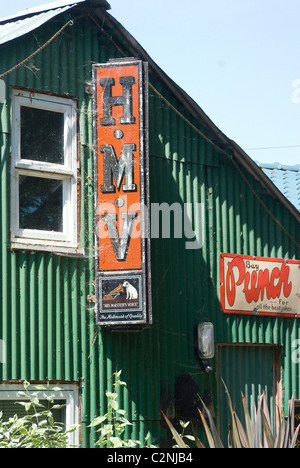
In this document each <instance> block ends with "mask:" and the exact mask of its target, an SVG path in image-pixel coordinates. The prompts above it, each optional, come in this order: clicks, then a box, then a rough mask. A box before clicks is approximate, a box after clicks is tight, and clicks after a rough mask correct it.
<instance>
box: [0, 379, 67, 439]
mask: <svg viewBox="0 0 300 468" xmlns="http://www.w3.org/2000/svg"><path fill="white" fill-rule="evenodd" d="M29 385H30V384H29V383H28V382H26V381H25V382H24V390H25V391H24V392H19V395H20V396H21V397H24V401H20V402H16V403H17V404H19V405H22V406H24V409H25V411H26V416H24V417H23V418H18V416H17V415H15V416H14V417H13V418H10V419H9V421H7V422H4V421H3V414H2V412H0V448H66V447H67V444H68V434H69V433H70V432H72V431H74V430H76V427H73V428H72V429H71V430H70V431H65V430H64V426H63V424H61V423H57V422H55V421H54V418H53V411H54V410H55V409H60V408H61V407H62V406H63V405H55V403H54V400H53V397H52V396H50V394H49V396H47V397H46V401H47V404H42V403H41V401H40V398H39V396H40V393H41V391H45V390H48V391H49V390H51V391H57V390H60V389H59V388H58V387H53V388H51V389H50V387H49V385H48V386H47V387H45V386H42V385H39V386H36V387H35V388H36V390H37V391H36V392H33V393H32V392H29V390H28V389H29Z"/></svg>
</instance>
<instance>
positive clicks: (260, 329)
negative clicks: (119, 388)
mask: <svg viewBox="0 0 300 468" xmlns="http://www.w3.org/2000/svg"><path fill="white" fill-rule="evenodd" d="M68 19H69V16H68V15H66V16H65V15H62V16H60V17H58V18H56V19H55V20H53V21H51V22H50V23H48V24H47V25H45V26H43V28H40V29H39V31H35V33H33V34H29V35H27V36H26V37H23V38H22V39H21V44H22V47H19V45H18V41H14V42H12V43H10V44H8V45H6V46H3V47H2V48H1V59H0V74H1V73H2V72H4V71H6V70H8V69H10V68H11V67H12V66H14V65H15V64H17V63H19V62H21V61H22V60H23V59H24V57H27V56H28V55H29V54H31V53H32V52H33V51H34V50H36V49H37V48H38V47H39V46H40V45H41V44H43V43H44V42H46V40H48V39H49V37H51V36H52V35H53V34H54V32H56V31H57V30H58V29H59V28H60V27H61V26H62V25H63V24H64V23H65V22H66V21H67V20H68ZM106 32H107V34H103V33H102V32H101V30H100V29H99V28H97V26H96V25H95V24H94V23H93V22H92V21H90V20H89V19H81V20H80V21H78V22H76V23H75V24H74V26H72V27H69V28H67V29H66V30H65V32H64V33H63V34H62V35H61V36H59V37H58V38H57V39H56V40H55V41H54V42H52V43H51V45H49V46H48V47H46V48H45V49H44V50H43V51H42V52H40V53H39V54H38V55H37V56H36V57H35V58H34V59H32V60H31V61H29V62H28V63H27V64H26V66H23V67H21V68H19V69H18V70H17V71H16V72H13V73H11V74H10V75H8V76H7V77H6V78H5V82H6V83H7V103H6V105H5V106H2V113H1V122H2V128H1V130H0V143H1V217H0V222H1V229H0V235H1V257H0V259H1V266H0V268H1V270H0V271H1V280H0V285H1V286H0V288H1V289H0V297H1V309H0V326H1V329H0V338H1V339H3V340H5V341H6V342H7V344H8V363H7V366H4V365H2V366H0V380H8V379H9V380H17V379H25V378H26V379H28V380H31V381H32V380H45V379H46V378H48V379H53V380H56V379H62V380H72V381H78V380H79V379H82V401H81V405H82V406H81V412H82V427H83V431H82V439H83V445H84V446H93V440H94V436H95V435H94V433H93V432H92V433H90V432H89V430H88V429H87V430H86V428H85V426H86V425H87V424H89V422H90V420H91V419H92V417H93V416H95V415H99V413H102V414H103V413H104V412H105V411H106V409H107V408H106V398H105V390H106V389H107V388H109V389H110V388H111V383H110V382H109V379H110V377H111V376H112V373H113V372H114V371H117V370H119V369H123V380H126V381H127V383H128V388H126V389H124V391H123V393H122V394H121V395H120V401H121V404H122V405H123V407H124V408H125V409H126V410H127V411H128V417H129V419H130V420H131V421H133V422H134V425H133V429H132V432H131V433H130V434H129V433H127V435H128V436H131V437H133V438H140V439H141V440H143V438H144V436H145V435H146V433H147V432H148V431H150V432H151V434H152V442H154V443H158V441H159V437H160V429H159V402H160V395H161V389H162V386H163V385H164V383H166V382H169V383H170V386H171V389H172V390H174V383H175V380H176V378H177V377H178V376H179V375H180V374H182V373H188V374H190V375H191V376H192V378H193V379H194V380H195V381H196V382H197V383H198V385H199V386H200V388H201V391H202V390H203V394H204V393H205V392H206V391H207V390H208V389H211V390H212V393H213V395H214V403H215V404H216V401H215V398H216V395H217V384H216V374H215V372H213V373H212V374H210V375H204V374H201V372H200V368H199V364H198V362H197V359H196V358H195V354H194V326H195V325H196V324H197V323H198V322H199V321H204V320H210V321H213V323H214V325H215V330H216V341H217V342H220V343H269V344H273V343H274V344H278V345H283V346H284V353H283V363H282V364H283V382H284V387H285V388H284V390H285V397H286V399H287V398H288V397H289V396H290V395H291V393H292V391H294V390H295V392H296V396H298V397H299V398H300V388H299V387H300V382H299V368H298V366H295V365H294V364H293V363H292V361H291V352H292V348H291V346H292V344H291V343H292V339H296V338H298V337H299V326H298V322H297V321H296V320H293V319H280V318H258V317H244V316H240V317H238V318H237V317H236V316H224V315H223V314H222V313H221V312H220V304H219V253H220V252H230V253H241V254H249V255H261V256H273V257H288V258H298V259H299V258H300V252H299V249H298V250H297V247H296V245H295V243H294V242H293V241H292V240H291V239H290V238H289V237H288V236H287V235H286V233H285V232H283V230H282V229H281V228H280V227H279V225H278V224H277V223H276V222H275V221H274V219H273V218H272V217H270V215H269V214H268V213H267V212H266V210H265V209H264V207H263V206H262V205H261V203H260V202H259V200H258V199H257V197H256V196H255V195H254V193H253V191H252V190H251V189H250V187H249V185H248V183H250V184H251V186H252V187H253V189H254V191H255V192H256V193H257V194H258V195H259V197H260V198H261V199H262V200H263V202H264V203H265V205H266V206H267V207H268V209H269V210H270V211H271V212H272V213H273V214H274V215H275V217H276V218H277V219H278V220H279V221H280V222H281V223H282V224H283V225H284V226H285V228H286V229H287V230H288V231H289V232H290V234H291V235H292V237H293V238H295V239H297V241H298V244H299V242H300V238H299V225H297V224H296V221H295V219H294V218H293V217H292V216H291V215H290V214H289V213H288V212H287V211H286V210H285V209H284V208H283V207H282V206H281V205H280V204H279V202H277V201H275V200H273V199H272V198H271V197H270V196H269V195H267V193H265V191H264V189H263V187H261V185H260V184H259V183H258V182H257V181H256V180H254V178H252V177H251V176H248V175H247V174H246V178H247V180H245V179H244V178H243V177H242V176H241V174H240V172H239V171H238V169H237V168H236V167H235V166H234V165H233V164H232V162H231V160H230V158H228V156H226V155H225V154H223V153H222V152H221V151H218V149H217V148H216V147H215V146H213V145H212V144H210V143H209V142H208V141H206V140H205V139H204V138H202V137H201V135H200V134H199V133H198V132H197V131H195V129H194V128H193V126H192V125H194V126H195V127H197V128H198V129H200V130H201V131H204V132H205V130H204V129H203V128H201V123H199V122H197V121H196V119H194V118H193V117H192V116H191V115H189V113H188V112H187V111H186V110H185V109H184V108H182V106H181V105H180V104H179V103H178V102H177V100H176V98H175V97H174V96H172V95H171V94H169V93H168V92H167V91H166V90H165V89H164V88H163V86H162V85H161V84H160V82H159V80H158V79H157V77H156V76H155V75H153V74H150V83H151V87H150V89H149V99H150V102H149V108H150V109H149V112H150V116H149V117H150V189H151V202H152V203H153V202H156V203H163V202H168V203H170V204H172V203H174V202H179V203H180V204H183V203H188V202H192V203H194V204H195V203H200V202H201V203H204V204H205V215H204V216H205V225H204V230H203V240H204V244H203V248H202V249H201V250H186V249H185V240H184V239H183V240H182V239H153V240H152V242H151V246H152V289H153V321H154V324H153V326H151V328H149V329H147V330H145V331H143V332H139V333H136V334H129V333H111V332H110V331H108V330H104V329H100V328H99V327H96V326H95V319H94V309H93V307H92V304H90V303H88V302H87V295H88V294H94V288H93V281H94V262H93V246H94V234H93V203H94V202H93V190H94V189H93V152H92V145H93V127H92V120H93V114H92V99H91V97H90V96H88V95H87V94H85V90H84V83H85V82H86V81H90V80H91V68H92V63H95V62H106V61H107V60H108V59H110V58H114V57H118V56H120V55H121V52H120V49H121V50H123V52H124V55H129V56H130V50H128V49H127V44H126V43H121V42H120V43H119V47H118V48H116V47H115V43H114V42H113V41H112V40H110V39H109V36H112V37H114V31H109V30H107V31H106ZM115 40H116V39H115ZM17 45H18V46H17ZM10 85H18V86H26V87H28V88H34V89H37V90H44V91H51V92H53V93H59V94H70V95H72V96H75V97H78V99H79V110H80V116H79V117H80V137H81V194H80V196H81V212H80V219H81V231H80V235H81V246H82V247H83V248H84V249H85V257H84V258H76V259H75V258H67V257H62V256H56V255H50V254H44V253H31V252H20V251H15V252H11V251H10V238H9V234H10V233H9V223H10V219H9V204H10V197H9V193H10V192H9V169H10V151H11V149H10V148H11V144H10V142H11V134H10V119H11V102H10V88H9V86H10ZM161 95H163V96H164V99H162V97H161ZM0 109H1V107H0ZM190 123H191V124H192V125H190ZM249 131H251V129H250V130H249ZM208 137H211V138H212V136H210V135H208ZM217 143H218V142H216V144H217ZM192 223H193V228H195V226H196V225H197V224H198V223H199V221H198V219H197V213H196V211H195V210H194V212H193V213H192ZM229 365H230V363H229ZM214 368H216V362H214ZM237 372H238V370H237Z"/></svg>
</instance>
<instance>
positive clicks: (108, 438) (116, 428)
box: [89, 371, 150, 448]
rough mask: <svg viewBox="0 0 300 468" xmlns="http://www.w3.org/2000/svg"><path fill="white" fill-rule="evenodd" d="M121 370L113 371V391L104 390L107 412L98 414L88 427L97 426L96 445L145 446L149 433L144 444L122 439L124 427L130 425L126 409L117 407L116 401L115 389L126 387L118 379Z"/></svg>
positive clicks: (104, 446) (112, 446)
mask: <svg viewBox="0 0 300 468" xmlns="http://www.w3.org/2000/svg"><path fill="white" fill-rule="evenodd" d="M121 373H122V371H119V372H115V373H114V375H113V376H114V378H115V382H114V383H113V392H109V391H107V392H106V397H107V399H108V412H107V413H106V414H105V415H104V416H99V417H96V418H94V419H93V421H92V422H91V424H90V426H89V427H97V428H98V429H97V433H98V434H99V439H98V441H97V442H96V445H97V446H99V447H102V448H132V447H139V448H142V447H145V445H146V443H147V440H148V438H149V437H150V434H147V436H146V438H145V441H144V444H142V443H141V442H140V441H139V440H132V439H124V437H123V436H124V432H125V428H126V427H128V426H132V424H131V422H129V421H128V419H126V417H125V416H126V415H127V413H126V411H124V410H123V409H120V408H119V403H118V401H117V397H118V394H117V391H118V388H119V387H126V383H125V382H123V381H122V380H120V376H121Z"/></svg>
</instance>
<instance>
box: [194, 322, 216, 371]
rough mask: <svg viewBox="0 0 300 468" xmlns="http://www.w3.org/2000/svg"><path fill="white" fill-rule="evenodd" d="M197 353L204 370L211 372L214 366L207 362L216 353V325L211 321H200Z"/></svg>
mask: <svg viewBox="0 0 300 468" xmlns="http://www.w3.org/2000/svg"><path fill="white" fill-rule="evenodd" d="M197 353H198V356H199V358H200V364H201V367H202V369H203V370H204V372H211V371H212V367H211V366H210V365H209V363H208V362H207V360H208V359H212V358H213V357H214V355H215V339H214V326H213V324H212V323H211V322H203V323H199V324H198V326H197Z"/></svg>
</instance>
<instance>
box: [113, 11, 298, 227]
mask: <svg viewBox="0 0 300 468" xmlns="http://www.w3.org/2000/svg"><path fill="white" fill-rule="evenodd" d="M105 16H106V18H107V19H109V21H110V22H111V26H112V27H113V28H118V29H119V30H120V31H121V33H122V34H123V35H124V36H125V38H126V40H127V42H128V43H129V46H130V48H131V49H132V54H133V55H134V56H140V57H141V58H142V59H143V60H145V61H147V62H149V67H150V70H151V69H152V71H153V72H154V73H155V74H157V75H158V77H159V79H160V80H161V81H162V83H163V84H164V86H165V87H166V88H167V89H169V91H170V92H171V93H172V94H174V95H175V96H176V98H177V99H178V100H179V102H180V103H181V104H182V105H183V106H184V107H185V108H186V109H187V110H188V111H189V112H190V113H191V115H193V116H194V117H195V118H196V119H198V120H199V119H201V120H202V122H203V123H204V126H205V127H206V128H207V130H208V131H210V132H211V133H212V134H213V136H214V137H215V139H216V140H218V142H219V146H220V149H222V147H223V149H224V151H226V152H227V153H228V152H231V153H232V159H233V160H234V162H235V164H237V165H241V166H242V167H243V168H244V169H245V170H247V172H248V173H250V174H251V175H252V176H253V177H254V178H255V179H256V180H258V181H259V182H260V183H261V184H262V185H263V187H264V188H265V189H266V190H267V191H268V193H269V194H270V195H271V196H272V197H273V198H275V199H276V200H278V201H280V202H281V203H282V204H283V206H284V207H285V208H286V209H287V210H288V211H289V212H290V213H291V214H292V215H293V216H294V217H295V218H296V220H297V222H298V223H300V212H299V211H298V210H297V208H296V207H295V206H294V205H293V204H292V203H291V202H290V201H289V200H288V199H287V198H286V197H285V195H284V194H282V192H280V190H279V189H278V188H277V187H276V186H275V185H274V184H273V182H272V181H271V180H270V179H269V177H268V176H267V175H266V174H265V173H264V172H263V171H262V170H261V168H260V167H259V166H258V165H257V164H256V162H255V161H254V160H253V159H251V158H250V156H249V155H248V154H247V153H246V152H245V151H244V150H243V149H242V148H241V147H240V146H239V145H238V144H237V143H236V142H235V141H233V140H231V139H230V138H229V137H227V136H226V135H225V134H224V133H223V132H222V131H221V130H220V129H219V128H218V127H217V126H216V125H215V124H214V123H213V121H212V120H211V119H210V118H209V117H208V116H207V114H205V112H204V111H203V110H202V109H201V107H200V106H199V104H197V103H196V102H195V101H194V100H193V99H192V98H191V97H190V96H189V95H188V94H187V93H186V92H185V91H184V90H183V89H182V88H181V87H180V86H179V85H178V84H177V83H175V82H174V81H173V80H172V79H171V78H170V77H169V76H168V75H167V74H166V73H165V72H164V71H163V70H162V69H161V68H160V67H159V66H158V65H157V64H156V63H155V62H154V61H153V60H152V58H151V57H150V56H149V55H148V53H147V52H146V51H145V50H144V49H143V47H142V46H141V45H140V44H139V42H138V41H137V40H136V39H135V38H134V37H133V36H132V35H131V34H130V33H129V32H128V31H127V30H126V29H125V28H124V26H122V24H121V23H119V21H118V20H116V19H115V18H114V17H113V16H112V15H111V14H106V15H105Z"/></svg>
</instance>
